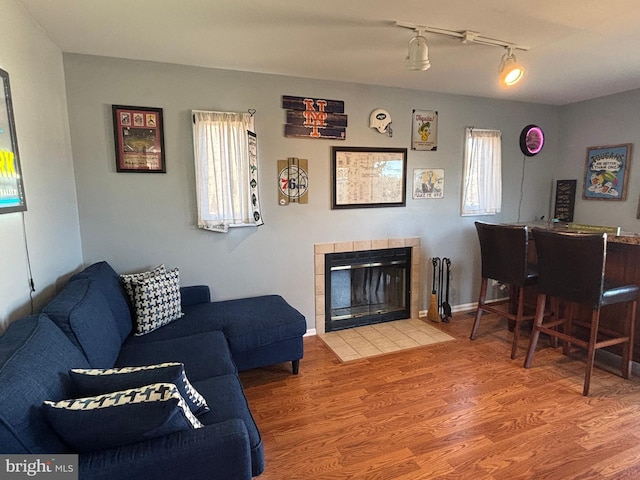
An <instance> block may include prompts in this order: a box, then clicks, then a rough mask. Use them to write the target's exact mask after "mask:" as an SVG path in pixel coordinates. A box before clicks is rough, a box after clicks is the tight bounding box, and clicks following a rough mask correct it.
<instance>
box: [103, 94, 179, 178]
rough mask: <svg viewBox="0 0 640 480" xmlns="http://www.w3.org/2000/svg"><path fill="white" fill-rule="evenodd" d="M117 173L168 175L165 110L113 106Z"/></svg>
mask: <svg viewBox="0 0 640 480" xmlns="http://www.w3.org/2000/svg"><path fill="white" fill-rule="evenodd" d="M112 112H113V133H114V139H115V147H116V170H117V171H118V172H138V173H166V171H167V169H166V165H165V160H164V134H163V130H162V129H163V127H162V109H161V108H151V107H129V106H124V105H112Z"/></svg>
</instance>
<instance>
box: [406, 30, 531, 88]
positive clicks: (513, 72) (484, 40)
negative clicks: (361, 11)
mask: <svg viewBox="0 0 640 480" xmlns="http://www.w3.org/2000/svg"><path fill="white" fill-rule="evenodd" d="M395 25H396V26H397V27H401V28H408V29H410V30H413V31H414V32H415V36H414V37H413V38H412V39H411V41H410V42H409V55H408V56H407V68H409V69H410V70H427V69H429V67H430V66H431V63H430V62H429V48H428V47H427V40H426V38H425V37H424V33H425V32H429V33H435V34H436V35H442V36H445V37H451V38H459V39H460V41H461V42H462V43H480V44H482V45H488V46H491V47H501V48H505V49H506V50H507V53H505V54H504V55H503V56H502V59H501V61H500V67H499V68H498V71H499V74H500V83H501V84H503V85H506V86H511V85H515V84H516V83H518V82H519V81H520V80H521V79H522V77H523V75H524V67H523V66H522V65H520V64H519V63H518V61H517V60H516V56H515V55H514V54H513V51H514V50H522V51H527V50H529V47H526V46H524V45H517V44H515V43H511V42H505V41H504V40H498V39H495V38H489V37H485V36H482V35H480V33H478V32H473V31H470V30H460V31H456V30H447V29H445V28H437V27H428V26H425V25H415V24H413V23H407V22H395Z"/></svg>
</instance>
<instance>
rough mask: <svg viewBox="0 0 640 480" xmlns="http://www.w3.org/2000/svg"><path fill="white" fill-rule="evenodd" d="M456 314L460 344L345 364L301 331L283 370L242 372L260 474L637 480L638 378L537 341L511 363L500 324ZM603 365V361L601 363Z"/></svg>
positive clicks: (405, 479)
mask: <svg viewBox="0 0 640 480" xmlns="http://www.w3.org/2000/svg"><path fill="white" fill-rule="evenodd" d="M471 325H472V317H470V316H468V315H466V314H457V315H455V316H454V317H453V318H452V319H451V322H450V323H449V324H442V325H441V327H442V329H443V330H444V331H446V332H447V333H449V334H450V335H453V336H454V337H456V340H455V341H450V342H445V343H442V344H437V345H430V346H425V347H419V348H416V349H413V350H408V351H403V352H399V353H392V354H388V355H383V356H380V357H374V358H371V359H365V360H356V361H353V362H348V363H340V362H339V361H338V360H337V358H336V357H335V356H334V355H333V353H331V351H330V350H329V349H328V348H327V347H326V346H324V344H323V343H322V342H321V341H320V340H319V339H318V338H316V337H307V338H305V357H304V359H303V360H302V361H301V364H300V374H299V375H297V376H296V375H291V366H290V365H288V364H287V365H285V364H283V365H275V366H272V367H269V368H262V369H256V370H252V371H248V372H243V373H242V374H241V378H242V381H243V384H244V386H245V392H246V395H247V398H248V400H249V404H250V406H251V410H252V412H253V414H254V417H255V419H256V422H257V423H258V427H259V428H260V432H261V434H262V438H263V442H264V449H265V457H266V469H265V472H264V473H263V474H262V475H261V476H260V477H259V478H260V479H261V480H294V479H305V480H306V479H313V480H325V479H341V480H342V479H366V480H374V479H380V480H410V479H411V480H423V479H437V478H443V479H444V478H447V479H461V480H462V479H463V480H477V479H505V480H512V479H521V478H523V479H524V478H527V479H528V478H531V479H534V478H535V479H563V480H564V479H622V478H626V479H638V478H640V379H639V378H638V376H637V375H638V373H637V372H634V377H632V379H631V380H624V379H623V378H622V377H620V376H619V375H620V374H619V370H618V366H617V365H614V366H613V367H612V368H611V372H609V371H607V370H605V369H603V368H602V364H600V365H601V366H600V367H599V368H595V369H594V372H593V377H592V381H591V394H590V396H589V397H583V396H582V384H583V377H584V363H583V361H582V360H581V359H580V358H578V357H573V356H570V357H565V356H563V355H562V353H561V349H560V348H558V349H552V348H551V347H549V343H548V341H546V339H544V338H541V341H540V343H539V346H538V352H537V353H536V356H535V358H534V363H533V367H532V368H531V369H524V368H523V367H522V364H523V361H524V356H525V353H526V347H527V345H528V340H529V337H528V334H526V333H525V332H524V331H523V333H522V338H521V343H520V349H519V350H518V357H517V358H516V359H515V360H510V358H509V354H510V343H511V335H510V333H509V332H508V330H507V328H506V321H504V320H503V321H500V320H496V319H494V318H492V316H489V315H487V316H485V317H483V321H482V323H481V325H480V330H479V334H478V338H477V339H476V340H474V341H470V340H469V339H468V336H469V333H470V331H471ZM596 362H598V359H597V360H596Z"/></svg>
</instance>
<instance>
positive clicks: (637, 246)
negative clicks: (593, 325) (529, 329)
mask: <svg viewBox="0 0 640 480" xmlns="http://www.w3.org/2000/svg"><path fill="white" fill-rule="evenodd" d="M527 225H528V226H529V228H530V229H531V228H547V229H553V230H558V231H569V230H568V229H567V225H566V224H549V223H547V222H544V223H543V222H539V223H528V224H527ZM571 231H573V230H571ZM585 233H587V232H585ZM590 233H592V232H590ZM529 252H530V257H531V260H532V261H535V241H533V238H532V237H531V236H530V240H529ZM605 277H606V278H607V279H610V280H612V281H615V282H616V283H620V284H634V285H640V234H636V233H622V234H620V235H611V234H608V235H607V260H606V264H605ZM527 304H530V305H533V306H534V307H535V299H534V298H528V301H527ZM624 308H625V306H624V305H610V306H607V307H604V308H603V309H602V312H601V317H600V322H601V325H602V326H603V327H606V328H609V329H611V330H616V331H623V327H624V324H621V322H623V321H624V318H625V311H624ZM580 315H581V317H582V318H583V319H584V320H586V321H589V319H590V311H588V310H585V311H584V312H582V311H581V312H580ZM608 350H610V351H612V352H614V353H616V354H620V347H619V346H614V347H610V348H608ZM633 360H634V361H636V362H640V308H638V312H637V316H636V325H635V335H634V349H633Z"/></svg>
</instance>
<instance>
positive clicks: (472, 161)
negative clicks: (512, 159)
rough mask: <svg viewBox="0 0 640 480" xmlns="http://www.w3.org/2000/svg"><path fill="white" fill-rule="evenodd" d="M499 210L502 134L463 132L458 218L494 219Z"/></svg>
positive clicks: (492, 131)
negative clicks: (460, 216) (483, 216)
mask: <svg viewBox="0 0 640 480" xmlns="http://www.w3.org/2000/svg"><path fill="white" fill-rule="evenodd" d="M501 208H502V132H501V131H500V130H487V129H479V128H473V127H468V128H466V129H465V151H464V169H463V177H462V202H461V211H460V215H462V216H471V215H495V214H497V213H500V210H501Z"/></svg>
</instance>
